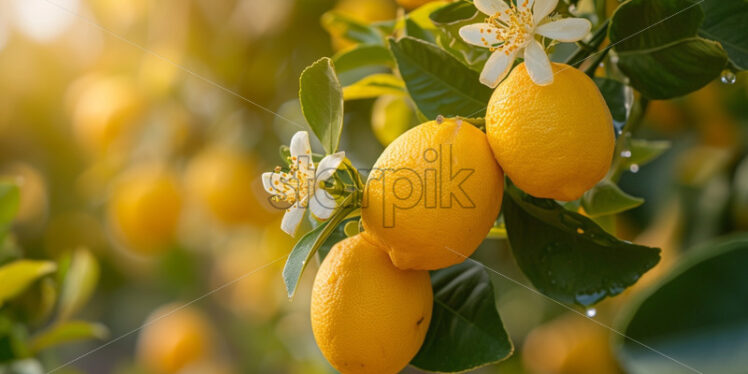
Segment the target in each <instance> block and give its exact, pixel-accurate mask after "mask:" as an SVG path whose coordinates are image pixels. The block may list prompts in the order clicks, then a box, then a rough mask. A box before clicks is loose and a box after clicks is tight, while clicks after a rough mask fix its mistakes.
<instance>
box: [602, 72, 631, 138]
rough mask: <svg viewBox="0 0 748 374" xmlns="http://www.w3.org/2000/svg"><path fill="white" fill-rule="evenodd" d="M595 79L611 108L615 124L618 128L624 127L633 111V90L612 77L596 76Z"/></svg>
mask: <svg viewBox="0 0 748 374" xmlns="http://www.w3.org/2000/svg"><path fill="white" fill-rule="evenodd" d="M594 80H595V84H596V85H597V88H599V89H600V93H602V94H603V98H605V103H606V104H607V105H608V109H610V114H611V116H612V117H613V124H614V126H615V127H616V129H618V130H620V129H622V128H623V125H624V124H626V121H627V120H628V118H629V114H630V113H631V105H632V102H633V95H634V93H633V91H632V90H631V88H630V87H628V86H626V85H625V84H623V83H621V82H619V81H617V80H613V79H610V78H601V77H596V78H594Z"/></svg>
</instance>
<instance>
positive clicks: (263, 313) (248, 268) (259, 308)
mask: <svg viewBox="0 0 748 374" xmlns="http://www.w3.org/2000/svg"><path fill="white" fill-rule="evenodd" d="M293 244H294V242H293V239H292V238H291V237H290V236H288V235H286V234H285V233H284V232H282V231H281V230H280V222H277V221H273V222H272V223H270V224H268V225H267V226H266V227H265V229H264V230H263V232H262V233H261V234H257V233H256V232H247V233H242V234H239V235H238V236H237V237H235V238H233V239H232V240H231V241H230V242H229V244H228V245H227V247H226V248H225V250H221V251H219V254H218V255H217V256H216V257H217V259H216V264H215V268H214V279H215V286H216V287H220V286H222V285H224V284H227V283H230V282H235V283H233V284H231V286H230V287H229V288H228V289H226V290H224V291H222V292H221V293H220V294H219V295H217V296H218V297H219V298H220V301H222V302H223V303H224V304H225V305H226V306H227V307H228V308H229V309H231V310H232V311H233V312H235V313H236V314H238V315H240V316H242V317H250V318H251V320H252V321H253V322H265V321H267V320H268V319H270V318H271V317H273V316H274V315H276V314H277V313H278V311H279V309H280V308H281V307H282V306H283V304H285V302H286V291H285V289H284V287H283V278H282V276H281V271H282V270H283V265H284V261H283V259H284V257H283V256H284V255H285V254H287V253H288V252H289V251H290V249H291V248H292V247H293ZM268 264H270V265H268Z"/></svg>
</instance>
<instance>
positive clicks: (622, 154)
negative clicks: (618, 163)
mask: <svg viewBox="0 0 748 374" xmlns="http://www.w3.org/2000/svg"><path fill="white" fill-rule="evenodd" d="M621 157H623V158H629V157H631V151H629V150H628V149H627V150H624V151H621Z"/></svg>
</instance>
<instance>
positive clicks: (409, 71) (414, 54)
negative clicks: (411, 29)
mask: <svg viewBox="0 0 748 374" xmlns="http://www.w3.org/2000/svg"><path fill="white" fill-rule="evenodd" d="M390 49H391V50H392V53H393V55H394V56H395V60H396V61H397V66H398V68H399V70H400V75H401V76H402V78H403V80H404V81H405V85H406V87H407V88H408V92H409V93H410V96H411V98H413V101H414V102H415V103H416V106H418V109H419V110H420V111H421V112H422V113H423V114H424V115H425V116H426V117H428V118H431V119H434V118H436V116H438V115H440V114H441V115H444V116H447V117H452V116H465V117H476V116H478V117H482V116H483V115H485V112H486V104H487V103H488V99H489V98H490V97H491V89H490V88H488V87H486V86H484V85H482V84H481V83H480V82H479V81H478V73H477V72H475V71H472V70H470V69H468V68H467V67H466V66H465V65H463V64H462V63H460V62H459V61H457V60H456V59H455V58H454V57H452V56H450V55H449V54H448V53H447V52H445V51H443V50H441V49H440V48H439V47H437V46H435V45H433V44H430V43H426V42H424V41H420V40H418V39H414V38H411V37H403V38H401V39H400V40H395V39H390Z"/></svg>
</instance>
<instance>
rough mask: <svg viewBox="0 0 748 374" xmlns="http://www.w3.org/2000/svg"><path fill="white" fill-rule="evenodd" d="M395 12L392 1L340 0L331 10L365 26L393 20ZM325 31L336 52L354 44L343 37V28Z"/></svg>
mask: <svg viewBox="0 0 748 374" xmlns="http://www.w3.org/2000/svg"><path fill="white" fill-rule="evenodd" d="M396 10H397V9H396V7H395V4H394V3H393V2H392V0H340V1H338V3H337V4H336V5H335V7H334V8H333V11H335V12H337V13H339V14H341V15H344V16H346V17H348V18H351V19H353V20H355V21H358V22H361V23H365V24H368V23H371V22H377V21H386V20H390V19H394V18H395V13H396ZM327 31H328V32H329V33H330V37H331V38H332V46H333V49H335V50H336V51H339V50H342V49H346V48H349V47H352V46H353V45H355V44H356V43H355V42H353V41H351V40H349V39H347V38H345V36H343V34H344V32H345V30H344V29H343V28H337V27H333V28H332V29H328V30H327Z"/></svg>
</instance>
